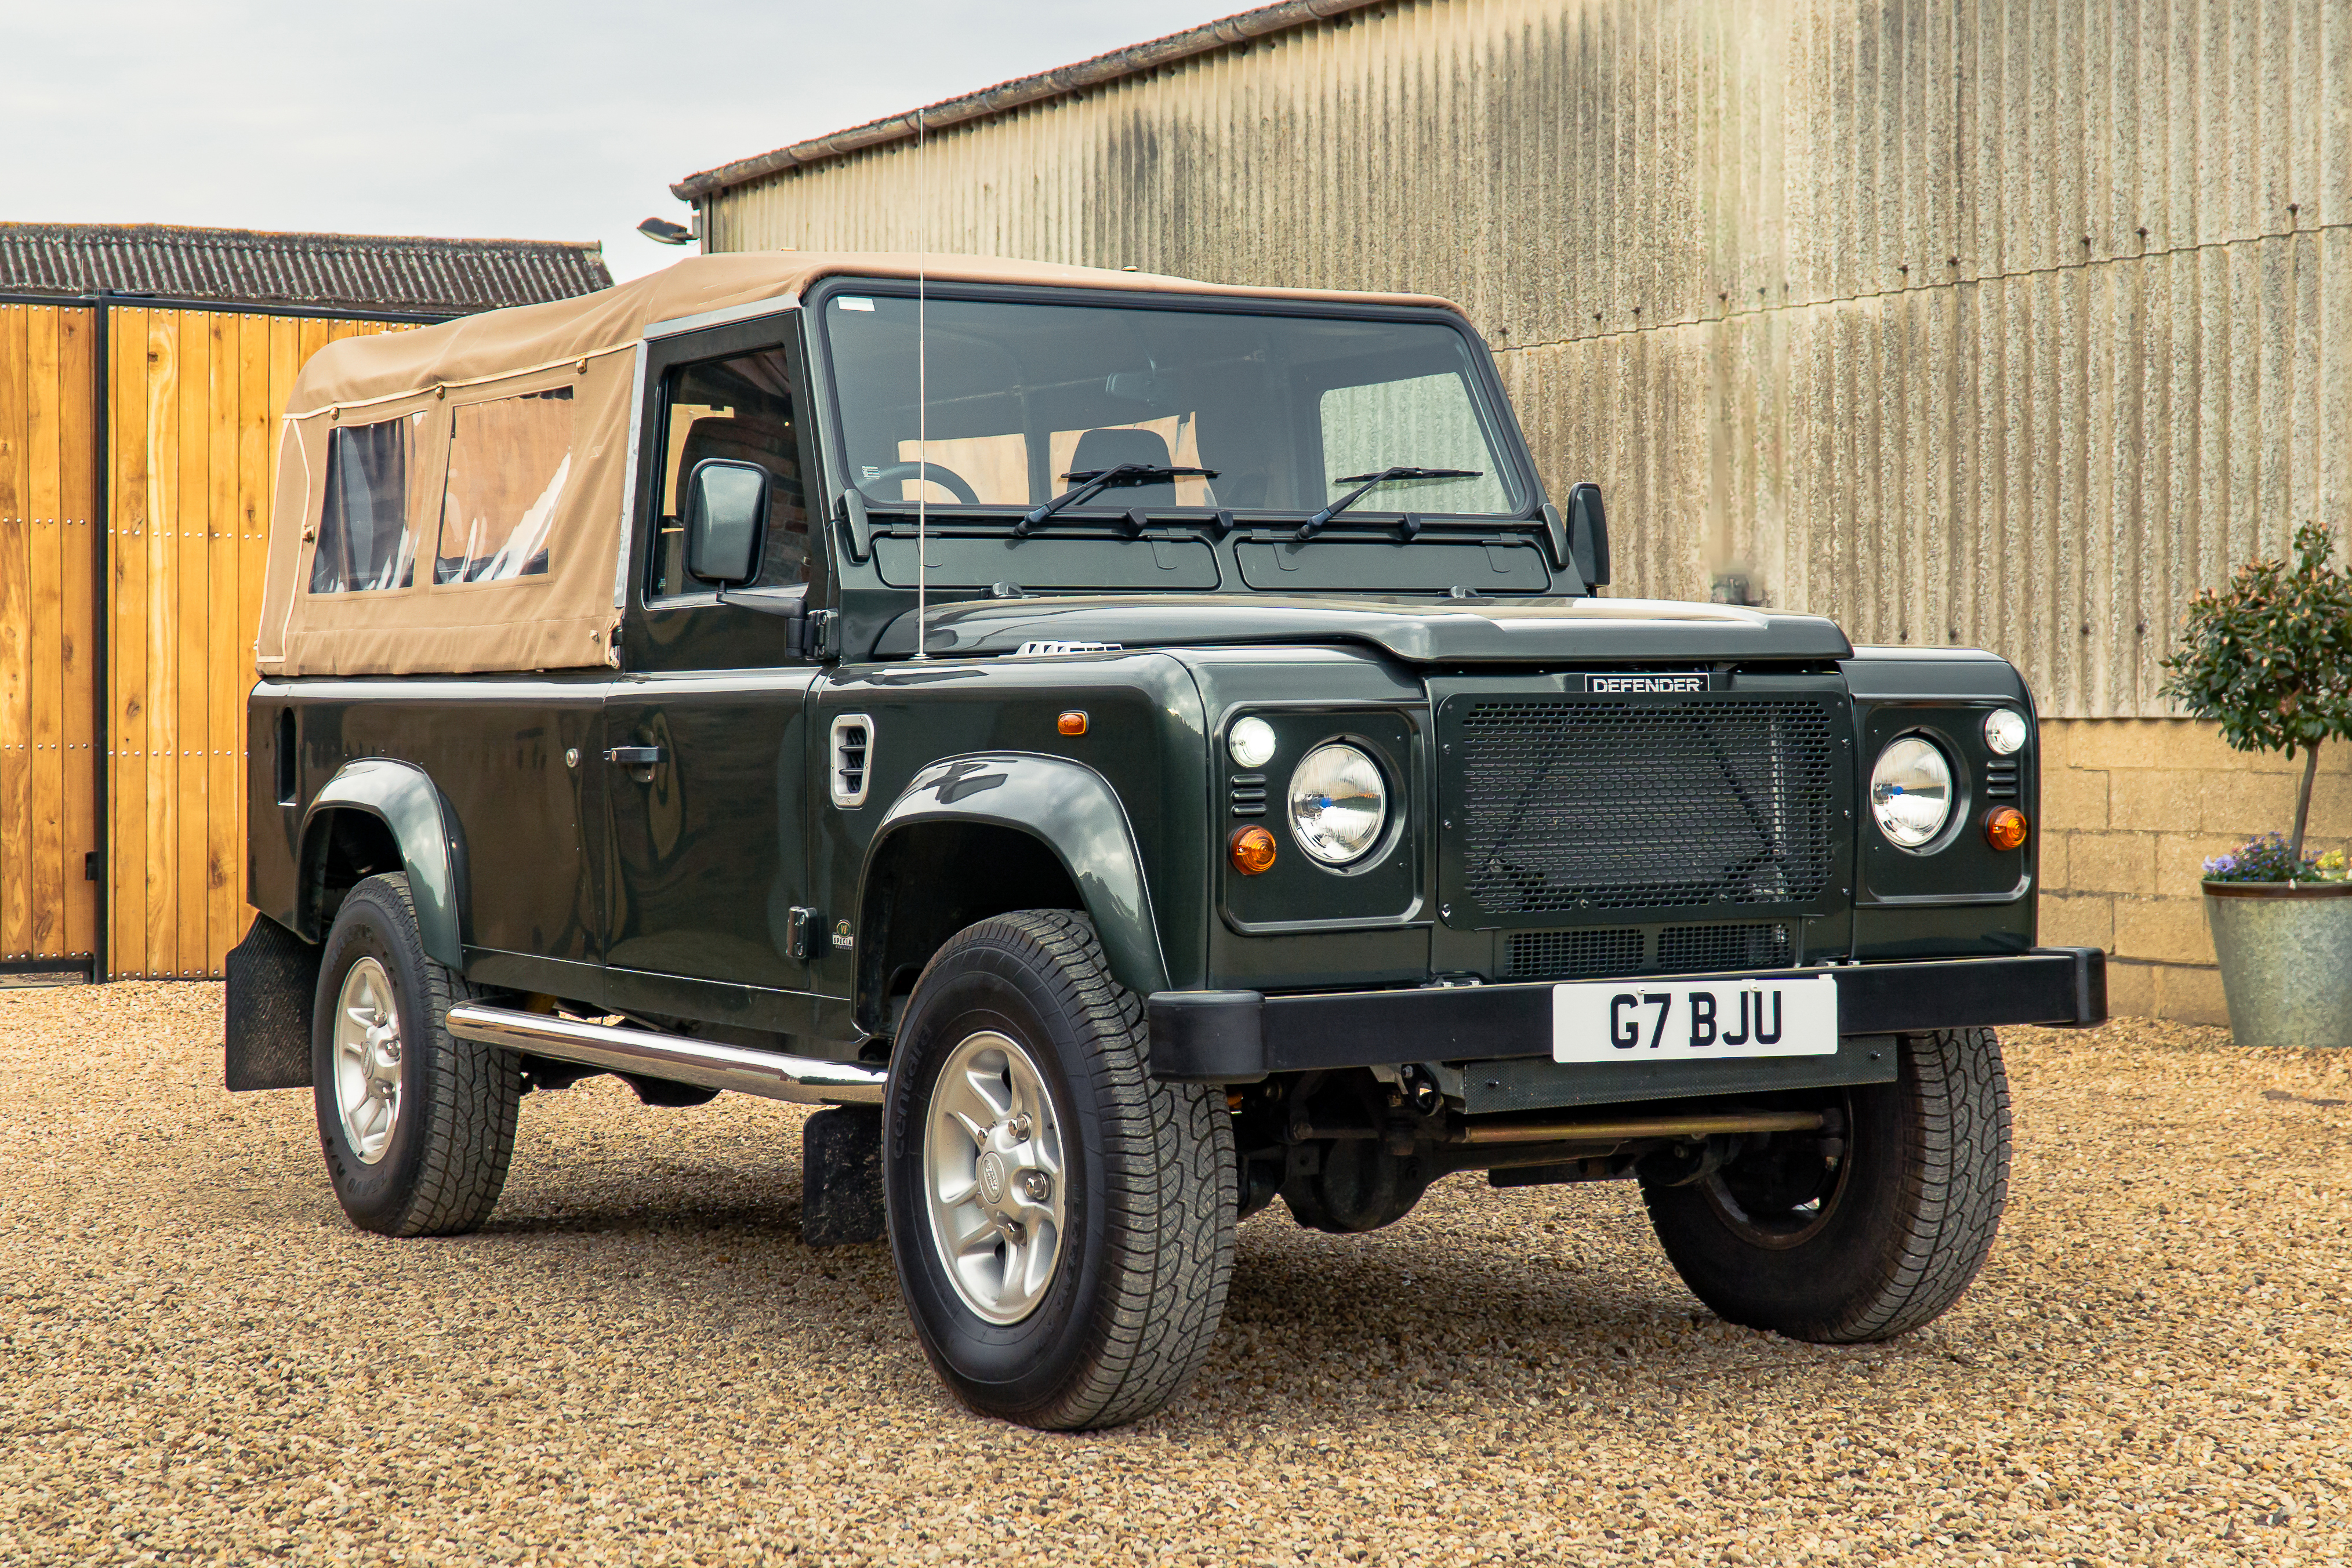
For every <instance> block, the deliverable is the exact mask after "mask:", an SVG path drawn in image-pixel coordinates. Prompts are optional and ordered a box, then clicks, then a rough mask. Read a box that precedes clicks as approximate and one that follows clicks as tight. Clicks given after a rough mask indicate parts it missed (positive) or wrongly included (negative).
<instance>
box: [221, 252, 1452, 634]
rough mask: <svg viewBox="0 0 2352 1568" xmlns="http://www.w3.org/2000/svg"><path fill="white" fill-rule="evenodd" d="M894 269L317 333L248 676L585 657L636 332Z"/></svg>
mask: <svg viewBox="0 0 2352 1568" xmlns="http://www.w3.org/2000/svg"><path fill="white" fill-rule="evenodd" d="M923 265H924V269H925V270H926V272H927V273H928V275H929V277H930V278H932V279H936V280H938V281H940V282H988V283H1030V284H1048V285H1051V284H1059V285H1063V286H1065V287H1079V288H1093V289H1132V290H1137V291H1142V292H1175V293H1188V294H1222V295H1244V296H1249V297H1252V298H1265V299H1293V300H1297V299H1307V300H1359V301H1363V300H1370V301H1376V302H1384V303H1393V304H1413V305H1444V303H1445V301H1444V300H1433V299H1431V298H1428V297H1426V296H1423V295H1406V294H1369V295H1368V294H1351V293H1340V292H1334V291H1327V290H1316V289H1242V288H1234V287H1230V286H1226V285H1220V284H1212V283H1199V282H1194V281H1192V280H1190V279H1181V278H1168V277H1162V276H1160V275H1157V274H1153V273H1141V272H1110V271H1104V270H1101V269H1098V268H1088V267H1064V266H1057V265H1055V264H1053V263H1049V262H1039V261H1013V260H1004V259H1000V258H993V257H974V256H933V257H929V258H927V259H926V260H925V262H924V264H923ZM916 274H917V258H915V257H914V256H913V255H911V254H889V253H867V254H860V253H856V252H832V253H827V252H813V251H764V252H749V253H741V254H733V255H724V256H703V257H694V258H688V259H687V260H684V261H680V262H679V263H677V265H676V266H674V267H669V268H665V269H663V270H662V271H659V272H656V273H654V274H651V275H650V276H648V277H645V278H640V279H635V281H633V282H629V283H624V284H620V285H618V286H616V287H614V288H611V289H603V290H601V291H599V292H597V293H594V294H588V295H583V296H582V297H580V298H578V299H574V300H558V301H556V302H554V303H552V304H546V305H527V306H522V307H520V308H518V309H515V310H492V311H488V312H486V313H484V314H482V315H478V316H469V317H467V318H465V319H464V320H462V321H451V322H448V323H446V324H445V325H442V326H437V327H427V328H425V329H423V330H421V331H413V332H388V333H384V334H382V335H380V336H373V337H364V338H352V339H347V340H344V341H342V342H335V343H331V344H329V345H328V346H327V347H325V348H323V349H321V350H320V352H319V353H317V354H316V355H314V356H313V357H312V358H311V360H310V363H308V364H307V365H305V366H304V367H303V369H302V373H301V375H300V376H299V378H298V379H297V380H296V382H295V384H294V391H293V394H292V395H291V396H290V397H289V400H288V406H287V410H286V416H285V423H284V431H283V436H282V439H281V444H280V447H279V457H278V494H277V497H276V499H275V505H274V510H273V513H272V517H271V521H270V531H269V566H268V584H267V587H266V589H265V593H264V597H263V600H262V614H261V628H260V637H259V641H258V644H257V647H256V662H257V668H258V669H259V670H260V672H261V673H262V674H263V675H265V676H291V675H409V674H423V673H461V672H468V671H480V670H529V669H561V668H578V667H582V666H590V665H601V664H604V663H606V662H607V655H608V651H609V649H610V648H611V646H612V634H613V631H614V627H615V626H617V625H618V624H619V620H620V611H619V609H618V608H617V607H616V605H614V568H615V562H616V559H617V554H618V552H619V549H620V531H621V529H622V527H623V526H624V520H625V510H626V497H625V488H626V485H627V481H628V474H627V468H628V452H629V441H630V436H631V432H632V429H633V428H634V425H633V421H634V418H635V409H634V408H633V406H632V392H633V387H634V382H635V363H636V349H637V346H638V345H639V343H641V342H643V341H644V339H645V336H646V332H647V331H648V330H649V329H652V328H654V327H656V326H657V325H659V324H661V323H665V322H677V321H684V320H687V319H688V318H692V317H696V316H700V315H703V314H706V313H708V312H710V311H715V310H726V309H729V308H730V307H733V306H739V305H746V304H751V303H755V302H757V301H760V300H778V301H790V300H793V299H795V298H796V297H797V296H798V295H799V294H800V293H801V291H802V290H803V289H806V288H807V287H808V286H809V285H810V284H811V283H814V282H815V281H816V280H817V279H821V278H825V277H831V276H835V275H846V276H852V277H864V278H893V279H912V278H914V277H915V276H916ZM338 431H341V432H344V433H345V435H344V437H343V440H342V441H341V443H338V442H337V440H336V439H335V433H336V432H338ZM387 454H390V455H391V456H389V457H387ZM331 458H332V460H333V462H334V463H335V464H336V465H337V474H338V475H339V476H341V478H340V484H341V499H340V500H338V512H337V516H336V518H335V519H329V518H328V513H327V506H328V501H329V500H330V493H329V492H330V489H331V486H330V473H329V468H330V462H331ZM387 464H389V465H390V467H389V468H387ZM394 470H396V472H397V474H398V476H399V477H400V479H401V481H402V482H403V483H404V486H405V489H404V500H403V501H402V503H401V506H400V508H399V509H397V510H401V512H402V515H403V517H404V519H405V520H406V521H407V523H408V528H409V533H408V535H407V536H404V538H405V542H404V545H403V546H402V550H403V551H404V552H405V553H404V554H400V553H397V552H396V553H395V555H394V556H388V557H383V558H382V559H380V560H378V561H377V562H376V563H375V565H374V572H373V577H372V578H369V574H368V573H367V572H366V571H365V570H361V569H358V568H356V567H355V565H354V560H353V555H354V546H353V543H352V537H351V531H350V529H349V528H348V527H346V526H344V525H342V524H341V521H340V520H341V518H342V517H343V516H345V515H347V514H348V513H349V512H350V511H351V510H352V508H351V503H350V501H349V494H350V493H351V492H352V491H353V490H354V489H363V488H364V487H365V486H367V485H370V484H380V483H381V481H382V479H383V476H384V474H385V473H386V472H389V471H394ZM322 523H323V526H322ZM322 550H323V551H325V552H327V557H328V558H327V559H325V560H321V559H320V552H321V551H322ZM362 578H367V579H368V580H365V581H362V580H361V579H362Z"/></svg>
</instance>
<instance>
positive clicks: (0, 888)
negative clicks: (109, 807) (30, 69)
mask: <svg viewBox="0 0 2352 1568" xmlns="http://www.w3.org/2000/svg"><path fill="white" fill-rule="evenodd" d="M92 325H93V323H92V318H91V313H90V311H89V310H87V309H84V308H77V307H72V306H58V305H31V304H10V305H0V963H9V964H11V965H14V966H23V965H26V964H28V963H38V962H40V961H43V960H52V959H54V960H59V961H63V962H66V963H70V962H72V961H74V960H77V959H87V958H88V957H89V954H90V952H91V951H92V949H93V946H94V936H95V930H94V921H93V916H94V913H95V910H96V906H97V900H96V897H95V889H93V888H92V887H91V886H90V885H89V883H88V882H87V880H86V879H85V878H86V875H87V871H86V867H87V863H88V862H87V857H88V856H89V853H90V852H91V851H92V850H94V849H96V848H98V847H99V846H98V844H97V842H96V813H95V802H94V795H93V792H94V790H95V787H96V776H97V775H96V772H95V765H94V758H93V756H92V753H91V748H90V740H91V735H92V733H93V722H92V712H91V700H92V693H91V687H90V676H91V669H92V665H91V659H92V657H93V654H94V652H95V647H96V637H95V636H94V633H93V625H92V594H91V584H92V578H91V570H92V544H91V536H90V529H91V527H92V511H93V510H94V509H93V503H94V501H95V499H96V498H95V495H94V492H93V487H92V483H91V479H92V474H91V468H92V451H91V446H90V436H91V419H92V416H93V411H94V404H93V400H94V392H93V387H92V383H91V369H92V367H91V362H90V333H91V331H92Z"/></svg>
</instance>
